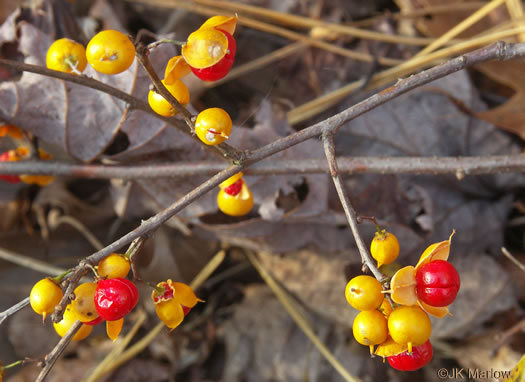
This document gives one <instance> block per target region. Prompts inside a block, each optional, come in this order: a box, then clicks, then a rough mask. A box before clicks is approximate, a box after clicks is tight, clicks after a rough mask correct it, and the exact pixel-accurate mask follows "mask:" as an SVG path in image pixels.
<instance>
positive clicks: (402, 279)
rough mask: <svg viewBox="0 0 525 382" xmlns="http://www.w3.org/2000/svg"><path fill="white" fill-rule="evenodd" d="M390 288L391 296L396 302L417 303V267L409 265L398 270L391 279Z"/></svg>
mask: <svg viewBox="0 0 525 382" xmlns="http://www.w3.org/2000/svg"><path fill="white" fill-rule="evenodd" d="M390 289H391V291H392V292H391V295H390V296H391V298H392V300H393V301H394V302H395V303H397V304H401V305H407V306H412V305H414V304H416V303H417V292H416V268H414V267H413V266H411V265H408V266H406V267H404V268H401V269H400V270H398V271H397V272H396V273H395V274H394V276H393V277H392V280H391V281H390Z"/></svg>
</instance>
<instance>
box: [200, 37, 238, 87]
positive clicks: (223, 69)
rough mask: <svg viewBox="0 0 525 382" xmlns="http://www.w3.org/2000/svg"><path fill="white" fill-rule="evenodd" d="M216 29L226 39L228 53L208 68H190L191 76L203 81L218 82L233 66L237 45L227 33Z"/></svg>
mask: <svg viewBox="0 0 525 382" xmlns="http://www.w3.org/2000/svg"><path fill="white" fill-rule="evenodd" d="M216 29H217V30H219V31H221V32H222V33H224V35H225V36H226V38H227V39H228V52H227V53H226V55H225V56H224V57H223V58H222V59H221V60H220V61H219V62H217V63H216V64H215V65H213V66H210V67H208V68H203V69H196V68H193V67H191V66H190V68H191V71H192V72H193V74H195V75H196V76H197V77H199V78H200V79H201V80H203V81H217V80H220V79H221V78H223V77H224V76H225V75H226V74H228V72H229V71H230V69H231V67H232V66H233V62H234V61H235V53H236V52H237V44H236V42H235V39H234V38H233V36H232V35H231V34H229V33H228V32H226V31H224V30H222V29H219V28H216Z"/></svg>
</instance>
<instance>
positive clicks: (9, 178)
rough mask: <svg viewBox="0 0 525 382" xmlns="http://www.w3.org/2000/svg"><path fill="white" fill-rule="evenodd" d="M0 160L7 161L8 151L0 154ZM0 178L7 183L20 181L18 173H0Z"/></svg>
mask: <svg viewBox="0 0 525 382" xmlns="http://www.w3.org/2000/svg"><path fill="white" fill-rule="evenodd" d="M0 162H9V151H6V152H5V153H1V154H0ZM0 179H1V180H4V181H6V182H9V183H13V184H15V183H20V177H19V176H18V175H0Z"/></svg>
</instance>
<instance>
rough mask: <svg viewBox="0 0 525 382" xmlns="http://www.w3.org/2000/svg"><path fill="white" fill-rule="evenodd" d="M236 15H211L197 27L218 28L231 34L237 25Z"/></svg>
mask: <svg viewBox="0 0 525 382" xmlns="http://www.w3.org/2000/svg"><path fill="white" fill-rule="evenodd" d="M237 19H238V17H237V16H213V17H210V18H209V19H208V20H206V21H205V22H204V24H202V25H201V26H200V28H199V29H206V28H218V29H221V30H223V31H226V32H228V33H229V34H231V35H232V36H233V33H234V32H235V27H236V26H237Z"/></svg>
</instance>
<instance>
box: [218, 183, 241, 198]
mask: <svg viewBox="0 0 525 382" xmlns="http://www.w3.org/2000/svg"><path fill="white" fill-rule="evenodd" d="M242 182H243V181H242V179H239V180H238V181H237V182H235V183H233V184H230V185H229V186H228V187H224V188H223V189H222V190H223V191H224V192H226V193H227V194H228V195H231V196H235V195H237V194H238V193H239V192H241V189H242Z"/></svg>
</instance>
